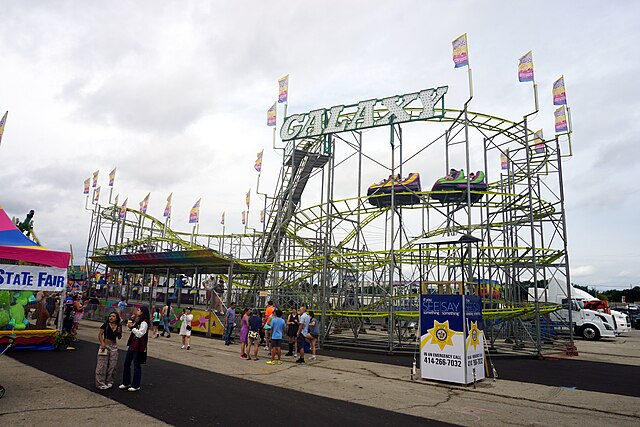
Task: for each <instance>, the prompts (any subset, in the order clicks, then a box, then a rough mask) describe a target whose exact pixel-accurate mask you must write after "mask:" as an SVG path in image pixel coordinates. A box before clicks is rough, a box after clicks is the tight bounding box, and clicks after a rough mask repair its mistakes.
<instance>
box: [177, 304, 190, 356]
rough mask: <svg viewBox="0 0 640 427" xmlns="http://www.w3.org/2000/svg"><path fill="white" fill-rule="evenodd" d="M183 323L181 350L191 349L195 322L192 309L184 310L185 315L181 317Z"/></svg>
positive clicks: (181, 326)
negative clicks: (192, 328)
mask: <svg viewBox="0 0 640 427" xmlns="http://www.w3.org/2000/svg"><path fill="white" fill-rule="evenodd" d="M180 320H181V321H182V323H181V324H180V336H181V337H182V347H180V348H181V349H185V348H186V349H187V350H189V349H191V322H192V321H193V314H191V307H187V308H185V309H184V313H182V315H181V316H180Z"/></svg>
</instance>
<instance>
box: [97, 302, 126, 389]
mask: <svg viewBox="0 0 640 427" xmlns="http://www.w3.org/2000/svg"><path fill="white" fill-rule="evenodd" d="M120 338H122V325H120V315H119V314H118V313H116V312H115V311H114V312H111V313H109V315H108V316H107V321H106V322H104V323H103V324H102V326H100V329H99V332H98V340H100V350H99V351H98V363H97V365H96V387H97V388H99V389H100V390H106V389H108V388H111V387H113V374H114V373H115V371H116V365H117V364H118V344H117V340H119V339H120Z"/></svg>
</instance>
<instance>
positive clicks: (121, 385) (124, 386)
mask: <svg viewBox="0 0 640 427" xmlns="http://www.w3.org/2000/svg"><path fill="white" fill-rule="evenodd" d="M118 388H119V389H120V390H126V389H128V388H129V386H128V385H124V384H120V385H119V386H118Z"/></svg>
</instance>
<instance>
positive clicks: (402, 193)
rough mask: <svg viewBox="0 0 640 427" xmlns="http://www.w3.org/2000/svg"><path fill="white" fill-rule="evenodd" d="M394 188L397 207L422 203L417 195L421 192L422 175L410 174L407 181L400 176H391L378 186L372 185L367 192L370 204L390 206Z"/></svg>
mask: <svg viewBox="0 0 640 427" xmlns="http://www.w3.org/2000/svg"><path fill="white" fill-rule="evenodd" d="M392 188H393V191H394V193H395V203H396V206H397V205H415V204H417V203H420V198H419V197H418V196H417V194H415V193H416V192H419V191H421V187H420V174H419V173H417V172H413V173H410V174H409V176H408V177H406V178H405V179H402V178H401V177H400V175H397V176H395V177H394V176H389V178H387V179H385V180H383V181H381V182H379V183H377V184H372V185H371V186H370V187H369V189H368V190H367V197H369V203H371V204H372V205H373V206H378V207H386V206H390V205H391V189H392Z"/></svg>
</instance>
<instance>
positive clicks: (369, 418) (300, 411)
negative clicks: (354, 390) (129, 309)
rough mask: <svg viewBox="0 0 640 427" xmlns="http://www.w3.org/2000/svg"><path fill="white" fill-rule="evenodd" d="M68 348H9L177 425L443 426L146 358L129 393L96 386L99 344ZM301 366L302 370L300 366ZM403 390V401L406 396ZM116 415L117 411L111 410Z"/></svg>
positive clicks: (18, 357) (14, 354) (300, 384)
mask: <svg viewBox="0 0 640 427" xmlns="http://www.w3.org/2000/svg"><path fill="white" fill-rule="evenodd" d="M76 344H77V347H76V350H73V351H67V352H57V351H47V352H42V351H36V352H27V351H24V352H12V353H9V354H10V355H11V357H13V358H14V359H16V360H18V361H20V362H22V363H24V364H26V365H29V366H32V367H34V368H37V369H39V370H41V371H44V372H47V373H49V374H52V375H55V376H56V377H58V378H62V379H64V380H66V381H69V382H71V383H73V384H76V385H79V386H80V387H83V388H85V389H88V390H91V391H93V392H95V393H98V394H101V395H104V396H106V397H108V398H110V399H113V400H115V401H117V402H120V403H122V404H124V405H126V406H128V407H130V408H132V409H135V410H137V411H139V412H142V413H145V414H147V415H149V416H152V417H154V418H157V419H159V420H162V421H164V422H166V423H169V424H173V425H176V426H182V425H193V423H202V424H203V425H231V424H232V423H233V424H245V423H247V422H249V423H251V424H254V425H257V424H258V423H260V424H269V423H270V420H277V422H280V423H290V424H302V425H304V426H305V427H307V426H316V425H317V426H327V425H332V424H333V425H376V426H397V425H402V426H403V427H405V426H424V425H433V426H447V425H453V424H447V423H443V422H439V421H434V420H429V419H426V418H420V417H414V416H410V415H404V414H401V413H397V412H393V411H387V410H383V409H378V408H374V407H370V406H364V405H360V404H356V403H350V402H346V401H342V400H336V399H330V398H326V397H320V396H315V395H312V394H308V393H304V392H301V391H298V390H303V389H305V388H308V387H310V385H309V384H305V378H304V376H303V375H301V376H300V381H299V382H298V383H296V384H291V388H290V389H289V388H282V387H275V386H269V385H267V384H262V383H258V382H253V381H249V380H244V379H240V378H235V377H231V376H227V375H223V374H219V373H215V372H210V371H205V370H202V369H197V368H191V367H189V366H186V365H180V364H177V363H171V362H166V361H163V360H160V359H155V358H149V360H148V362H147V364H146V365H144V367H143V374H142V389H141V390H140V391H139V392H136V393H131V392H127V391H123V390H118V389H117V388H114V389H111V390H105V391H101V390H96V389H95V387H94V369H95V363H96V353H97V349H98V345H97V344H94V343H90V342H86V341H80V342H78V343H76ZM124 355H125V353H124V351H120V354H119V358H118V361H119V362H118V365H119V366H118V370H117V371H116V384H115V385H114V387H117V385H118V384H120V383H119V380H120V379H121V378H122V366H123V362H124ZM301 371H302V370H301ZM411 398H412V397H411V396H407V401H408V402H409V401H411ZM114 417H115V418H117V414H114Z"/></svg>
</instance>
